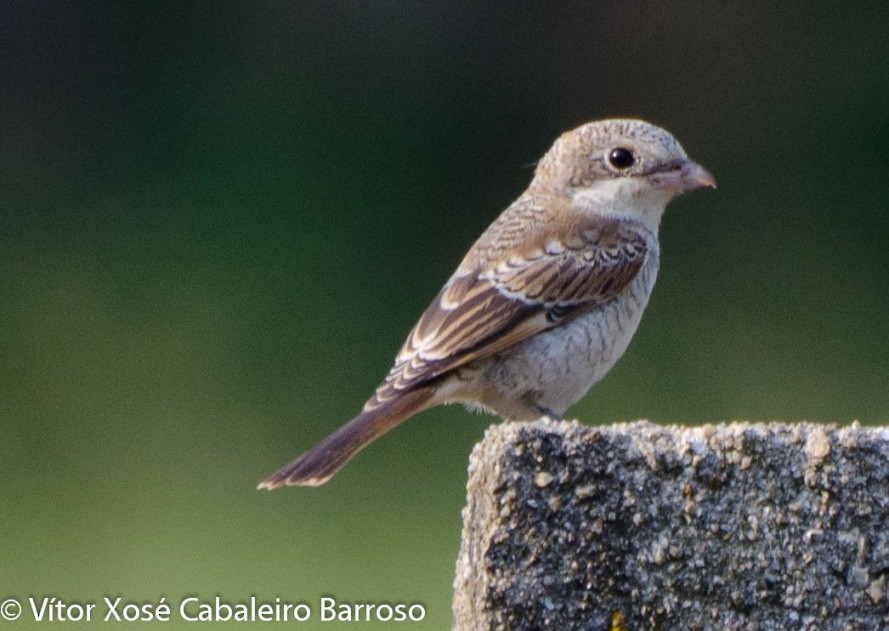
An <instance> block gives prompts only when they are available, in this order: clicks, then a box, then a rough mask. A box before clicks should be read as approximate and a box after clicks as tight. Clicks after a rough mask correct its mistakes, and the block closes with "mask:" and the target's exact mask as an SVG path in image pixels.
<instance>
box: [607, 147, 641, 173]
mask: <svg viewBox="0 0 889 631" xmlns="http://www.w3.org/2000/svg"><path fill="white" fill-rule="evenodd" d="M635 162H636V158H634V157H633V152H632V151H630V150H629V149H624V148H623V147H618V148H617V149H612V150H611V151H610V152H609V153H608V164H610V165H611V166H613V167H614V168H615V169H619V170H623V169H629V168H630V167H631V166H633V164H634V163H635Z"/></svg>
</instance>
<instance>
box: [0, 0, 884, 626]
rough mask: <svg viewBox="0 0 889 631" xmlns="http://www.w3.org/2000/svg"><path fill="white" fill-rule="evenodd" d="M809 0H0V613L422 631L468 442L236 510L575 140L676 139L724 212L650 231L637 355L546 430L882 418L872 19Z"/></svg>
mask: <svg viewBox="0 0 889 631" xmlns="http://www.w3.org/2000/svg"><path fill="white" fill-rule="evenodd" d="M833 4H834V3H820V4H819V3H814V2H811V3H805V4H803V3H788V5H787V6H784V7H782V6H781V3H775V2H744V3H740V2H737V3H714V2H703V1H701V2H681V3H668V2H664V3H657V4H655V3H628V2H596V3H573V4H561V3H560V4H559V6H558V8H555V5H554V4H553V5H547V4H544V3H527V4H521V3H505V2H504V3H499V4H497V5H494V6H492V5H488V6H485V5H483V4H482V3H459V4H458V3H414V2H375V3H369V2H367V3H366V2H357V1H352V2H347V1H342V0H341V1H337V2H314V3H308V2H306V3H279V2H275V3H271V2H250V3H247V2H242V3H233V2H229V3H204V4H195V3H190V2H176V3H126V2H125V3H117V2H93V3H67V2H58V3H42V2H25V3H18V2H15V3H5V4H4V5H3V7H2V9H0V54H2V69H0V126H2V132H0V133H2V139H0V180H2V181H0V423H2V427H0V429H2V438H0V599H3V598H6V597H13V596H14V597H19V598H26V597H27V596H28V595H34V596H44V595H54V596H59V597H61V598H64V599H67V600H70V601H80V602H86V601H99V600H100V599H101V597H102V596H105V595H112V596H117V595H120V596H123V597H124V598H125V600H127V601H136V602H157V600H158V599H159V598H160V597H161V596H162V595H165V596H166V597H167V599H168V602H170V603H172V604H173V605H174V608H175V603H177V602H178V601H179V600H181V599H182V598H183V597H185V596H186V595H190V594H194V595H197V596H199V597H200V598H202V599H207V600H209V599H212V598H213V597H214V596H216V595H217V594H218V595H221V596H222V597H223V598H224V599H226V600H228V601H231V602H237V601H243V600H246V599H249V597H250V596H251V595H256V596H258V597H259V598H260V599H263V600H274V598H275V597H276V596H280V597H281V598H283V599H285V600H288V601H297V602H307V603H309V604H311V605H313V606H314V607H316V608H317V601H318V598H319V597H320V596H321V595H322V594H326V595H331V596H334V597H336V598H337V599H338V600H341V601H350V602H355V601H388V602H398V601H401V602H406V603H413V602H420V603H423V604H424V605H425V607H426V611H427V616H426V620H425V621H424V623H422V624H416V625H412V626H411V628H428V629H442V628H447V627H448V626H449V624H450V598H451V583H452V580H453V571H454V561H455V558H456V555H457V550H458V546H459V537H460V523H461V522H460V509H461V507H462V505H463V501H464V484H465V478H466V462H467V457H468V454H469V451H470V449H471V447H472V445H473V444H474V443H475V442H476V441H477V440H478V439H480V438H481V436H482V434H483V432H484V429H485V427H486V426H487V425H488V424H489V423H491V422H492V419H490V418H485V417H478V416H472V415H470V414H468V413H467V412H465V411H464V410H462V409H459V408H448V409H436V410H433V411H430V412H427V413H424V414H423V415H422V416H421V417H420V418H417V419H415V420H413V421H412V422H410V423H408V424H406V425H404V426H403V427H402V428H400V429H398V430H397V431H395V432H393V433H392V434H390V435H389V436H387V437H386V438H385V439H384V440H381V441H380V442H379V443H377V444H375V445H374V446H373V447H372V448H371V449H369V450H368V451H366V452H364V453H362V455H361V456H360V457H359V458H357V459H356V460H355V461H354V462H353V463H352V464H351V465H350V466H349V467H347V468H346V469H345V470H344V471H343V472H342V474H341V475H339V476H338V477H337V478H335V479H334V480H333V481H332V482H331V483H330V484H328V485H327V486H325V487H323V488H320V489H287V490H284V491H277V492H274V493H260V492H257V491H255V490H254V487H255V485H256V483H257V482H258V481H259V480H261V479H262V478H263V477H265V476H266V475H267V474H269V473H271V472H272V471H274V470H275V469H277V468H278V467H279V466H281V465H283V464H284V463H286V462H288V461H289V460H290V459H292V458H293V457H295V456H296V455H297V454H298V453H299V452H300V451H301V450H302V449H303V448H305V447H308V446H309V445H311V444H313V443H314V442H315V441H316V440H317V439H320V438H321V437H322V436H324V435H325V434H326V433H328V432H329V431H331V430H333V429H334V428H336V427H338V426H339V425H340V424H341V423H342V422H344V421H346V420H347V419H349V418H350V417H351V416H352V415H353V414H354V413H356V412H357V411H358V410H359V408H360V406H361V404H362V403H363V401H364V400H365V398H366V397H367V396H368V395H369V394H370V393H371V391H372V390H373V388H374V387H375V386H376V384H377V382H378V381H379V380H380V379H381V378H382V377H383V375H384V374H385V372H386V371H387V370H388V368H389V364H390V362H391V360H392V358H393V356H394V353H395V351H396V350H397V348H398V347H399V346H400V344H401V342H402V341H403V338H404V336H405V334H406V333H407V331H408V329H409V328H410V327H411V325H412V324H413V322H414V321H415V319H416V318H417V316H418V315H419V313H420V312H421V311H422V309H423V308H424V307H425V306H426V304H427V303H428V302H429V300H430V299H431V298H432V297H433V296H434V295H435V293H436V292H437V290H438V289H439V287H440V286H441V284H442V283H443V282H444V280H445V279H446V278H447V277H448V275H449V274H450V272H451V271H452V270H453V268H454V267H455V265H456V264H457V262H458V261H459V259H460V257H461V256H462V254H463V252H464V251H465V250H466V248H467V247H468V246H469V245H470V244H471V243H472V241H473V240H474V239H475V238H476V237H477V236H478V234H479V233H480V232H481V231H482V230H483V229H484V228H485V226H486V225H487V224H488V223H489V222H490V221H491V220H492V219H493V218H494V217H495V216H496V215H497V214H498V213H499V211H500V210H502V209H503V208H504V207H505V206H506V205H507V204H509V202H510V201H511V200H513V199H514V198H515V197H516V196H517V195H518V193H519V192H520V191H521V190H522V189H523V188H524V186H525V185H526V183H527V182H528V180H529V179H530V177H531V174H532V168H533V167H532V165H533V163H534V161H535V160H537V158H539V157H540V156H541V155H542V153H543V152H544V151H545V150H546V149H547V148H548V147H549V145H550V143H551V142H552V141H553V139H554V138H555V137H556V136H557V135H558V134H559V133H561V132H563V131H565V130H567V129H570V128H572V127H574V126H576V125H578V124H580V123H583V122H585V121H588V120H592V119H596V118H602V117H610V116H638V117H643V118H646V119H649V120H651V121H652V122H655V123H657V124H660V125H662V126H664V127H666V128H667V129H669V130H671V131H672V132H673V133H674V134H675V135H676V136H677V137H678V138H679V139H680V141H681V142H682V143H683V145H684V146H685V148H686V150H687V151H688V153H689V154H690V155H691V156H692V157H694V158H695V159H697V160H698V161H700V162H701V163H702V164H704V165H706V166H707V167H708V168H709V169H710V170H711V171H712V172H713V173H714V174H715V175H716V177H717V180H718V181H719V189H718V190H717V191H716V192H709V191H708V192H700V193H696V194H693V195H689V196H687V197H684V198H682V199H680V200H679V201H677V202H676V203H674V204H673V205H672V206H671V208H670V210H669V211H668V213H667V216H666V217H665V219H664V223H663V226H662V235H661V242H662V250H663V261H662V268H661V276H660V279H659V281H658V286H657V288H656V290H655V292H654V296H653V298H652V300H651V303H650V306H649V308H648V311H647V313H646V316H645V318H644V319H643V322H642V326H641V327H640V330H639V332H638V334H637V336H636V339H635V340H634V342H633V344H632V345H631V346H630V350H629V351H628V353H627V355H626V357H625V358H624V359H623V360H622V361H621V362H620V363H619V364H618V366H617V367H616V368H615V369H614V370H613V371H612V373H611V375H609V376H608V377H607V378H606V379H605V380H604V381H603V382H602V383H601V384H599V385H598V386H596V387H595V388H594V389H593V391H592V393H591V394H590V395H589V396H588V397H587V398H586V399H585V400H584V401H583V402H581V403H580V404H578V405H577V406H576V407H575V408H574V409H573V410H572V412H571V415H572V416H575V415H576V416H577V417H578V418H580V419H582V420H583V421H584V422H586V423H590V424H598V423H610V422H613V421H618V420H628V419H636V418H649V419H652V420H655V421H658V422H665V423H666V422H680V423H704V422H711V421H725V420H732V419H752V420H760V419H775V420H791V421H793V420H801V419H809V420H818V421H837V422H841V423H848V422H850V421H852V420H853V419H860V420H861V421H862V422H863V423H867V424H871V423H875V424H886V423H889V368H887V360H889V326H887V313H889V290H887V285H889V256H887V253H889V248H887V242H889V213H887V208H889V191H887V173H889V45H887V44H889V37H887V36H886V32H887V29H889V19H887V11H886V9H885V5H884V3H871V4H868V3H851V4H850V3H847V4H841V5H837V6H831V5H833ZM28 617H29V616H28V614H26V615H25V616H24V617H23V619H22V620H20V621H19V622H18V623H15V624H16V625H18V626H17V627H15V628H28V627H29V623H28V622H27V618H28ZM173 619H174V622H170V623H167V624H166V625H164V626H163V628H170V629H172V628H179V627H181V626H186V625H185V623H181V622H175V620H176V619H177V616H176V615H175V614H174V616H173ZM96 624H97V623H95V622H94V623H92V624H89V625H74V624H69V625H67V628H81V627H82V628H95V625H96ZM269 625H272V626H274V623H266V624H265V625H256V626H257V627H261V628H270V627H269ZM0 626H3V627H7V626H8V627H9V628H13V627H14V625H13V624H12V623H5V622H3V621H0ZM217 626H218V628H223V627H225V628H229V627H230V625H229V627H226V625H223V624H219V625H214V624H209V625H204V626H202V628H216V627H217ZM242 626H243V625H242ZM247 626H248V627H249V626H250V625H247ZM302 626H303V628H316V627H321V628H330V629H335V628H355V627H360V628H368V629H370V628H376V627H377V626H379V627H383V626H385V625H374V624H365V625H355V624H351V625H350V624H326V625H320V624H317V622H316V623H315V624H304V625H302Z"/></svg>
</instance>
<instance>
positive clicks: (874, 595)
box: [454, 420, 889, 631]
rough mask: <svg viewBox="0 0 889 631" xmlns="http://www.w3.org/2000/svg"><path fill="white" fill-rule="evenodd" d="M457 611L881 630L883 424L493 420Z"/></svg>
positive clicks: (475, 477)
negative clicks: (686, 424)
mask: <svg viewBox="0 0 889 631" xmlns="http://www.w3.org/2000/svg"><path fill="white" fill-rule="evenodd" d="M454 588H455V591H454V628H455V629H459V630H467V631H469V630H472V631H475V630H483V629H510V630H513V629H516V630H517V629H527V630H531V629H556V630H559V631H569V630H571V629H585V630H590V631H593V630H603V631H607V630H609V629H611V625H612V621H613V616H614V614H615V612H620V615H621V616H622V617H623V620H624V624H625V628H626V629H628V630H630V631H638V630H641V629H669V630H678V629H744V630H751V631H753V630H755V631H768V630H779V629H780V630H782V631H785V630H788V629H813V630H814V629H818V630H819V631H829V630H833V629H837V630H840V629H842V630H845V629H855V630H858V629H861V630H868V631H870V630H877V629H884V630H885V629H889V593H887V592H889V428H865V427H860V426H858V425H857V424H855V425H852V426H850V427H843V428H836V427H833V426H826V425H816V424H810V423H800V424H792V425H785V424H748V423H738V424H731V425H718V426H704V427H662V426H657V425H653V424H651V423H647V422H637V423H629V424H623V425H614V426H610V427H586V426H583V425H580V424H578V423H565V422H552V421H546V420H542V421H536V422H534V423H527V424H501V425H496V426H494V427H492V428H490V429H489V430H488V432H487V433H486V435H485V439H484V440H483V441H482V442H481V443H479V444H478V445H477V446H476V448H475V449H474V451H473V453H472V456H471V458H470V464H469V483H468V486H467V505H466V508H465V509H464V511H463V540H462V543H461V549H460V557H459V559H458V561H457V576H456V580H455V583H454Z"/></svg>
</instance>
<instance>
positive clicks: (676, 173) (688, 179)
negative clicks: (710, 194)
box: [651, 160, 716, 193]
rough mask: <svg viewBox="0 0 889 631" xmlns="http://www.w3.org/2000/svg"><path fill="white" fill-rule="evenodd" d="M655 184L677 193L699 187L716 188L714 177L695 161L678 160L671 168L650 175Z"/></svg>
mask: <svg viewBox="0 0 889 631" xmlns="http://www.w3.org/2000/svg"><path fill="white" fill-rule="evenodd" d="M651 181H652V183H654V184H655V186H660V187H663V188H669V189H673V190H675V191H676V192H677V193H685V192H687V191H693V190H695V189H699V188H716V178H715V177H713V176H712V175H711V174H710V171H708V170H707V169H705V168H704V167H702V166H701V165H700V164H698V163H697V162H692V161H691V160H680V161H679V162H676V163H674V164H673V168H671V169H669V170H666V171H660V172H659V173H654V174H652V175H651Z"/></svg>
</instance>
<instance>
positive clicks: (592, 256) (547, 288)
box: [365, 219, 648, 409]
mask: <svg viewBox="0 0 889 631" xmlns="http://www.w3.org/2000/svg"><path fill="white" fill-rule="evenodd" d="M568 228H570V229H568ZM536 232H537V233H538V234H537V235H535V236H534V237H533V238H529V239H523V240H524V241H525V243H527V244H528V245H526V246H525V247H524V248H522V249H516V248H515V247H510V248H508V250H509V251H508V252H504V253H503V254H502V255H501V256H500V257H499V259H496V260H484V258H483V257H479V258H481V259H482V261H483V263H484V264H482V265H476V266H470V267H468V268H467V267H466V262H464V265H463V266H461V268H460V269H459V270H458V271H457V273H456V274H455V275H454V276H453V277H452V278H451V279H450V280H449V281H448V283H447V284H446V285H445V286H444V287H443V288H442V290H441V291H440V292H439V294H438V296H437V297H436V299H435V300H434V301H433V302H432V304H431V305H430V306H429V308H428V309H426V311H425V312H424V313H423V315H422V316H421V317H420V320H419V321H418V322H417V324H416V325H415V326H414V328H413V330H412V331H411V333H410V335H408V338H407V341H406V342H405V344H404V346H403V347H402V349H401V352H399V354H398V356H397V358H396V360H395V365H394V366H393V367H392V370H391V371H390V372H389V375H388V376H387V377H386V379H385V381H383V383H382V384H380V386H379V388H377V391H376V393H375V394H374V396H373V397H372V398H371V399H370V400H369V401H368V402H367V404H366V406H365V409H373V408H375V407H377V406H379V405H381V404H383V403H385V402H387V401H389V400H391V399H393V398H394V397H396V396H398V395H399V393H401V392H403V391H405V390H408V389H411V388H414V387H416V386H419V385H421V384H423V383H427V382H429V381H430V380H432V379H435V378H436V377H439V376H441V375H443V374H444V373H446V372H448V371H450V370H453V369H454V368H457V367H459V366H461V365H463V364H466V363H467V362H470V361H472V360H474V359H478V358H480V357H485V356H487V355H492V354H494V353H498V352H501V351H503V350H505V349H507V348H509V347H511V346H513V345H515V344H517V343H518V342H520V341H522V340H524V339H526V338H528V337H530V336H532V335H534V334H536V333H539V332H541V331H544V330H546V329H550V328H553V327H556V326H559V325H560V324H562V323H564V322H566V321H567V320H569V319H571V318H574V317H577V316H578V315H580V314H581V313H585V312H587V311H589V310H591V309H594V308H596V307H597V306H599V305H602V304H604V303H606V302H608V301H609V300H612V299H613V298H615V297H617V296H619V295H620V294H621V293H622V292H623V291H624V290H625V289H626V288H627V286H628V285H629V284H630V282H631V281H632V280H633V278H635V277H636V275H637V274H638V273H639V270H640V269H641V268H642V264H643V262H644V260H645V257H646V254H647V252H648V247H647V241H646V239H645V236H644V234H642V233H641V232H640V231H639V229H638V228H636V227H635V226H633V225H630V224H628V223H626V222H622V221H619V220H611V219H595V220H588V221H586V222H585V223H584V224H583V225H574V226H570V227H566V229H565V230H562V231H561V233H560V232H558V231H556V230H555V229H553V228H548V227H546V226H544V227H543V228H541V229H538V230H537V231H536ZM467 260H469V258H468V259H467Z"/></svg>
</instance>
